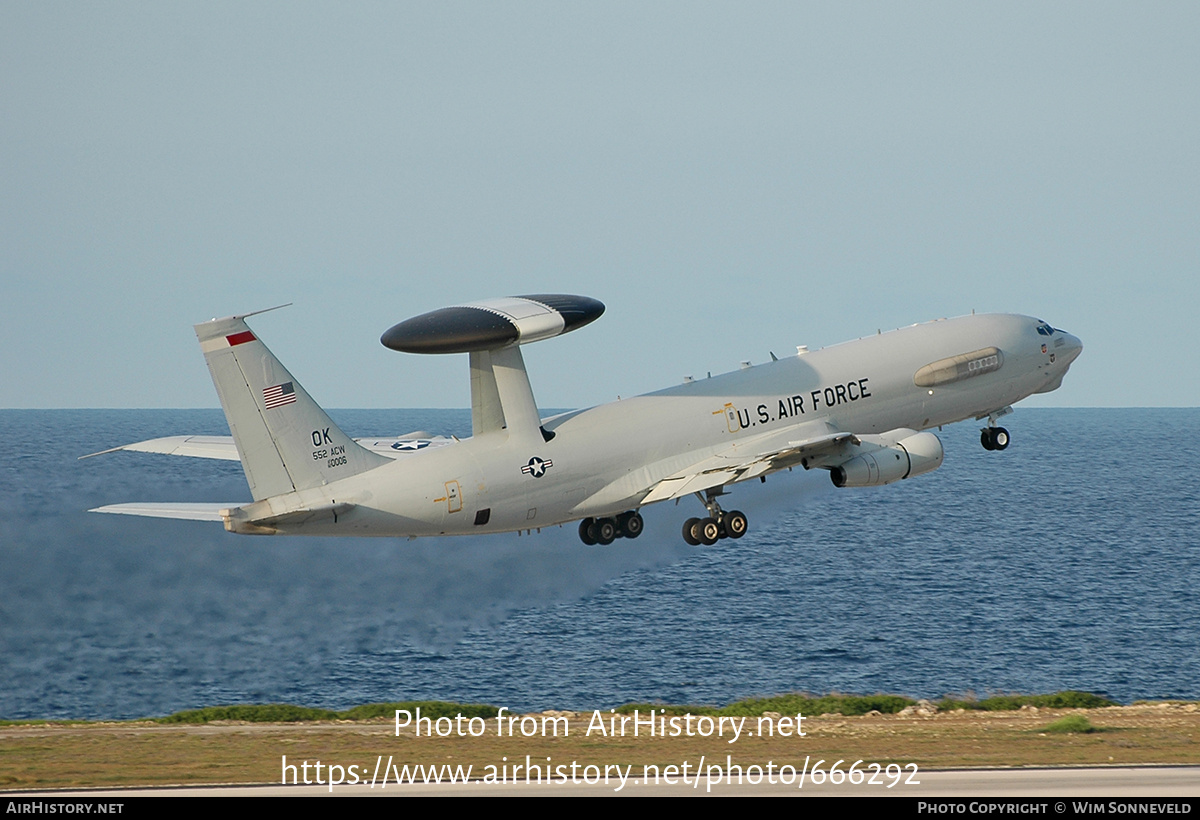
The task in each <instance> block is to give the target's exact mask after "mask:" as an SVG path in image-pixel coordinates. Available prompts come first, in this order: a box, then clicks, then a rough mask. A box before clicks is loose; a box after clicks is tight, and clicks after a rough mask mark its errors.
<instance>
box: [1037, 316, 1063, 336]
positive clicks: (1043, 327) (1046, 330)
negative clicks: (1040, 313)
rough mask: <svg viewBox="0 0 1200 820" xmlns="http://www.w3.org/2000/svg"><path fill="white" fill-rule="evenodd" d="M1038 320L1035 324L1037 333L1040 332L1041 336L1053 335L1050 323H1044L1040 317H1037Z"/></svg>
mask: <svg viewBox="0 0 1200 820" xmlns="http://www.w3.org/2000/svg"><path fill="white" fill-rule="evenodd" d="M1038 322H1039V324H1038V326H1037V332H1038V333H1040V334H1041V335H1042V336H1053V335H1054V328H1052V327H1050V325H1048V324H1046V323H1045V322H1043V321H1042V320H1041V319H1038ZM1059 332H1060V333H1061V332H1062V331H1059Z"/></svg>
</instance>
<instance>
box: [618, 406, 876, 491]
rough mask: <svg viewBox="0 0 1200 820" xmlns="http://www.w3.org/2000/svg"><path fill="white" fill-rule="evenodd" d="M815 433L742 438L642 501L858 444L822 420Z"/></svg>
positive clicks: (837, 455) (836, 456)
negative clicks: (797, 435) (742, 440)
mask: <svg viewBox="0 0 1200 820" xmlns="http://www.w3.org/2000/svg"><path fill="white" fill-rule="evenodd" d="M807 432H810V433H811V435H808V436H801V437H799V438H792V437H794V436H796V434H797V431H796V430H790V431H786V433H787V435H786V436H783V437H781V436H780V434H778V433H772V434H768V435H767V436H764V437H761V438H756V439H750V440H749V441H746V442H739V443H738V444H735V445H733V446H732V447H730V448H728V449H726V450H723V451H721V452H719V453H717V454H715V455H713V456H710V457H708V458H706V459H704V460H703V461H700V462H698V463H696V464H693V465H691V466H689V467H687V468H685V469H683V470H680V471H679V472H677V473H675V474H674V475H670V476H667V477H666V478H664V479H662V480H660V481H658V482H657V483H656V484H655V485H654V486H652V487H651V488H650V490H649V492H647V494H646V496H645V498H643V499H642V502H641V503H642V504H650V503H653V502H655V501H665V500H668V499H671V498H680V497H682V496H685V495H689V494H691V493H695V492H700V491H702V490H707V489H709V488H711V487H719V486H722V485H725V484H732V483H734V482H737V481H745V480H746V479H749V478H757V477H758V476H760V475H766V474H767V473H772V472H775V471H776V470H782V469H784V468H786V467H793V466H795V465H797V464H800V463H801V462H805V463H807V464H808V465H809V466H813V463H814V462H817V463H819V464H822V465H823V464H824V463H826V462H837V461H841V460H844V458H845V452H846V447H848V446H850V445H853V444H857V443H858V437H857V436H855V435H854V434H853V433H845V432H842V431H840V430H837V429H835V428H834V427H833V425H831V424H827V423H824V422H822V423H821V425H820V427H818V428H817V429H816V430H812V431H807Z"/></svg>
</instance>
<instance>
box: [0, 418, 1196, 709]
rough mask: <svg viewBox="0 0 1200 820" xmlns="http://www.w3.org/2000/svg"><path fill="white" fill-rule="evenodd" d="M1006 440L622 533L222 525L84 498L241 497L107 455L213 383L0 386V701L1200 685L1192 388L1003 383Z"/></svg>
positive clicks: (641, 697) (1105, 690) (160, 702)
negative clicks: (1063, 395) (159, 388)
mask: <svg viewBox="0 0 1200 820" xmlns="http://www.w3.org/2000/svg"><path fill="white" fill-rule="evenodd" d="M332 415H333V416H334V418H335V420H336V421H337V422H338V423H339V424H340V425H342V426H343V428H344V429H345V430H346V431H347V432H349V433H350V434H352V435H356V436H368V435H397V434H401V433H404V432H408V431H410V430H414V429H425V430H431V431H434V432H442V433H457V434H460V435H463V434H468V433H469V429H470V418H469V413H468V412H467V411H458V410H451V411H434V410H394V411H379V410H370V411H366V410H344V411H335V412H334V413H332ZM1005 421H1006V423H1007V427H1008V428H1009V430H1010V431H1011V433H1012V436H1013V443H1012V446H1011V447H1010V448H1009V449H1008V450H1007V451H1006V452H1003V453H989V452H986V451H984V450H983V449H982V448H981V447H980V446H979V434H978V428H977V426H975V425H973V424H970V423H962V424H959V425H955V426H952V427H947V428H946V429H945V431H944V432H943V433H941V436H942V440H943V442H944V443H945V446H946V461H945V464H944V465H943V466H942V468H941V469H940V470H938V471H936V472H934V473H932V474H929V475H925V476H920V477H917V478H914V479H912V480H909V481H905V482H902V483H900V484H896V485H892V486H889V487H884V488H874V489H845V490H837V489H835V488H834V487H833V486H832V484H831V483H830V482H829V479H828V475H827V474H826V473H824V472H819V473H815V474H806V473H804V472H803V471H796V472H793V473H784V474H781V475H776V476H772V477H770V478H769V479H768V481H767V483H766V484H765V485H762V484H759V483H758V482H749V483H747V484H746V485H739V486H736V487H735V488H733V493H732V495H731V496H730V497H729V498H728V499H726V501H728V502H729V503H727V504H726V505H725V506H726V508H727V509H729V508H739V509H742V510H744V511H745V512H747V514H748V515H749V516H750V532H749V533H748V534H747V535H746V537H745V538H743V539H741V540H740V541H730V540H727V541H722V542H720V543H719V544H718V545H717V546H715V547H699V548H694V547H688V546H687V545H686V544H684V543H683V541H682V539H681V537H680V534H679V531H680V526H681V524H682V521H683V520H684V519H685V518H687V517H689V516H692V515H696V514H698V513H699V512H700V509H701V508H700V505H699V504H698V503H697V502H696V501H695V500H694V499H685V500H683V501H682V502H681V503H680V504H679V505H678V506H675V505H674V504H673V503H672V502H668V503H666V504H658V505H654V506H652V507H650V508H647V509H646V510H645V511H644V512H645V513H646V524H647V527H646V532H645V534H644V535H643V536H642V537H641V538H639V539H637V540H636V541H624V540H622V541H617V542H616V543H614V544H612V545H611V546H609V547H585V546H583V545H582V544H581V543H580V542H579V540H578V538H577V536H576V534H575V528H574V527H573V526H568V527H563V528H551V529H548V530H544V531H542V532H541V533H540V534H538V533H535V534H533V535H529V536H517V535H499V536H488V537H466V538H449V539H422V540H415V541H408V540H403V539H333V538H300V537H291V538H282V537H251V536H237V535H232V534H229V533H226V532H225V531H224V530H223V529H222V528H221V527H220V525H217V524H205V523H198V522H186V521H170V520H155V519H140V518H134V517H128V516H107V515H96V514H89V513H87V512H85V511H86V510H87V509H88V508H89V507H95V506H98V505H101V504H110V503H118V502H124V501H242V500H248V499H249V493H248V491H247V488H246V484H245V480H244V478H243V476H242V473H241V468H240V466H239V465H237V464H236V463H232V462H214V461H207V460H202V459H190V458H175V457H169V456H157V455H147V454H136V453H114V454H110V455H105V456H100V457H97V458H92V459H86V460H83V461H79V460H77V457H78V456H80V455H83V454H85V453H91V452H95V451H97V450H101V449H104V448H108V447H113V446H115V445H119V444H124V443H129V442H133V441H139V440H142V439H147V438H153V437H156V436H164V435H175V434H183V433H196V434H227V432H228V430H227V428H226V427H225V422H224V419H223V417H222V415H221V413H220V411H219V410H60V411H54V410H29V411H25V410H7V411H0V431H2V432H3V440H5V441H7V442H9V445H11V446H10V447H9V448H8V455H7V456H6V457H5V458H4V459H3V466H0V471H2V472H0V476H2V479H0V510H2V512H0V718H93V719H99V718H134V717H144V716H151V715H163V714H168V713H171V712H174V711H177V710H181V709H189V708H196V707H201V706H208V705H216V704H228V703H265V702H288V703H295V704H303V705H310V706H321V707H328V708H339V709H340V708H346V707H348V706H351V705H354V704H359V703H367V702H375V701H396V700H414V699H421V700H424V699H439V700H457V701H473V702H487V703H492V704H496V705H504V706H508V707H509V708H512V709H516V710H532V709H545V708H577V709H584V708H586V709H593V708H607V707H611V706H615V705H617V704H620V703H624V702H627V701H632V700H636V701H653V700H661V701H669V702H674V703H707V704H724V703H729V702H731V701H734V700H736V699H739V698H744V697H748V696H756V695H768V694H774V693H781V692H790V691H806V692H812V693H825V692H833V691H837V692H853V693H874V692H889V693H897V694H903V695H908V696H910V697H938V696H940V695H943V694H971V693H973V694H976V695H978V696H980V697H983V696H986V695H989V694H994V693H1000V692H1023V693H1040V692H1052V691H1058V690H1062V689H1083V690H1088V691H1091V692H1097V693H1100V694H1103V695H1107V696H1109V697H1111V698H1113V699H1115V700H1118V701H1121V702H1130V701H1132V700H1135V699H1138V698H1166V697H1176V698H1192V699H1198V698H1200V601H1198V600H1197V597H1196V593H1195V590H1196V588H1197V586H1198V582H1200V570H1198V569H1197V560H1196V552H1197V547H1198V542H1200V512H1198V509H1200V503H1198V502H1200V490H1198V489H1197V487H1198V484H1200V444H1198V437H1197V436H1196V433H1195V431H1196V430H1197V429H1200V409H1195V408H1186V409H1150V410H1145V409H1029V410H1026V409H1018V411H1017V412H1016V414H1015V415H1013V416H1010V417H1009V418H1007V419H1006V420H1005Z"/></svg>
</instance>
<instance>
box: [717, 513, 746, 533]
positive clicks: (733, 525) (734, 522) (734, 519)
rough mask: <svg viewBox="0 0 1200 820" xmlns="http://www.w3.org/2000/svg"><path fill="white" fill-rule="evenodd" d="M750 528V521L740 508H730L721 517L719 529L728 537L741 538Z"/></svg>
mask: <svg viewBox="0 0 1200 820" xmlns="http://www.w3.org/2000/svg"><path fill="white" fill-rule="evenodd" d="M749 528H750V522H749V520H747V518H746V515H745V513H743V512H742V511H741V510H731V511H730V512H727V513H725V515H724V516H722V517H721V529H723V530H725V533H726V534H727V535H728V536H729V537H730V538H741V537H742V536H743V535H745V534H746V530H748V529H749Z"/></svg>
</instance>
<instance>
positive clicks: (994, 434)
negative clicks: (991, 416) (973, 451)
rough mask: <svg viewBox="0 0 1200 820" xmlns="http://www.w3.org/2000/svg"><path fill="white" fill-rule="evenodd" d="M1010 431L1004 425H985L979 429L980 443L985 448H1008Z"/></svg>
mask: <svg viewBox="0 0 1200 820" xmlns="http://www.w3.org/2000/svg"><path fill="white" fill-rule="evenodd" d="M1008 442H1009V437H1008V431H1007V430H1005V429H1004V428H1003V427H984V428H983V429H982V430H980V431H979V443H980V444H982V445H983V449H985V450H1007V449H1008Z"/></svg>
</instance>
